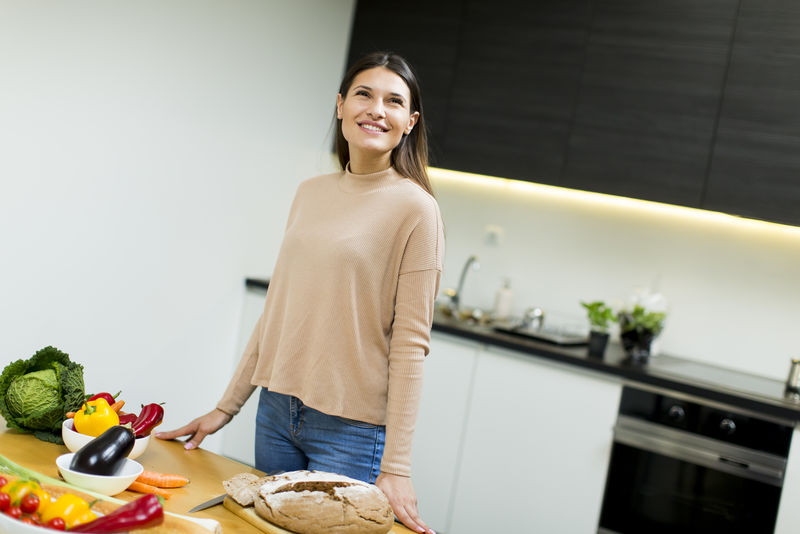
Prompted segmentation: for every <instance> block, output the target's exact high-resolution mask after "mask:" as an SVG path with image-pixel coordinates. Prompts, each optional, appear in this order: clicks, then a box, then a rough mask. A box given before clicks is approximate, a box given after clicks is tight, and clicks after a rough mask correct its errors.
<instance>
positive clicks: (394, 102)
mask: <svg viewBox="0 0 800 534" xmlns="http://www.w3.org/2000/svg"><path fill="white" fill-rule="evenodd" d="M389 102H391V103H392V104H397V105H398V106H402V105H403V99H402V98H392V99H390V100H389Z"/></svg>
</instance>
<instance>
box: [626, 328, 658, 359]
mask: <svg viewBox="0 0 800 534" xmlns="http://www.w3.org/2000/svg"><path fill="white" fill-rule="evenodd" d="M619 337H620V339H621V340H622V347H623V348H624V349H625V353H626V354H627V355H628V357H629V358H630V360H631V361H632V362H634V363H647V361H648V360H649V359H650V347H651V346H652V344H653V339H654V338H655V337H656V336H655V335H654V334H653V332H652V331H650V330H637V329H633V330H628V331H627V332H622V333H620V335H619Z"/></svg>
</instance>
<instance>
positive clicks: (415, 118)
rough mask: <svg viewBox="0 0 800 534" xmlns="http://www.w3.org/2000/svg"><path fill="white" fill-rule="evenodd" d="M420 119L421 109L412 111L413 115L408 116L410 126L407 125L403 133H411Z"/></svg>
mask: <svg viewBox="0 0 800 534" xmlns="http://www.w3.org/2000/svg"><path fill="white" fill-rule="evenodd" d="M418 120H419V111H415V112H414V113H412V114H411V115H409V116H408V126H407V127H406V129H405V130H404V131H403V133H404V134H406V135H408V134H410V133H411V130H413V129H414V125H416V124H417V121H418Z"/></svg>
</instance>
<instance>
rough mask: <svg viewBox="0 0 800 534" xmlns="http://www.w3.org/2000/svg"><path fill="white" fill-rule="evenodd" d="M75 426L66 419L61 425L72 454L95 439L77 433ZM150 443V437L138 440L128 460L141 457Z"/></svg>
mask: <svg viewBox="0 0 800 534" xmlns="http://www.w3.org/2000/svg"><path fill="white" fill-rule="evenodd" d="M74 424H75V422H74V421H73V420H72V419H65V420H64V422H63V423H61V438H62V439H63V440H64V445H66V446H67V448H68V449H69V450H70V451H71V452H78V450H80V449H81V447H83V446H84V445H86V444H87V443H89V442H90V441H92V440H93V439H94V438H93V437H92V436H87V435H86V434H81V433H80V432H76V431H75V426H74ZM148 443H150V436H145V437H143V438H136V441H135V442H134V443H133V449H132V450H131V452H130V454H128V458H130V459H131V460H135V459H136V458H138V457H139V456H141V455H142V453H143V452H144V451H145V449H146V448H147V444H148Z"/></svg>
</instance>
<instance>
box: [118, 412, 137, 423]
mask: <svg viewBox="0 0 800 534" xmlns="http://www.w3.org/2000/svg"><path fill="white" fill-rule="evenodd" d="M138 418H139V416H138V415H136V414H135V413H121V414H119V424H121V425H127V424H131V425H133V422H134V421H136V420H137V419H138Z"/></svg>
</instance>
